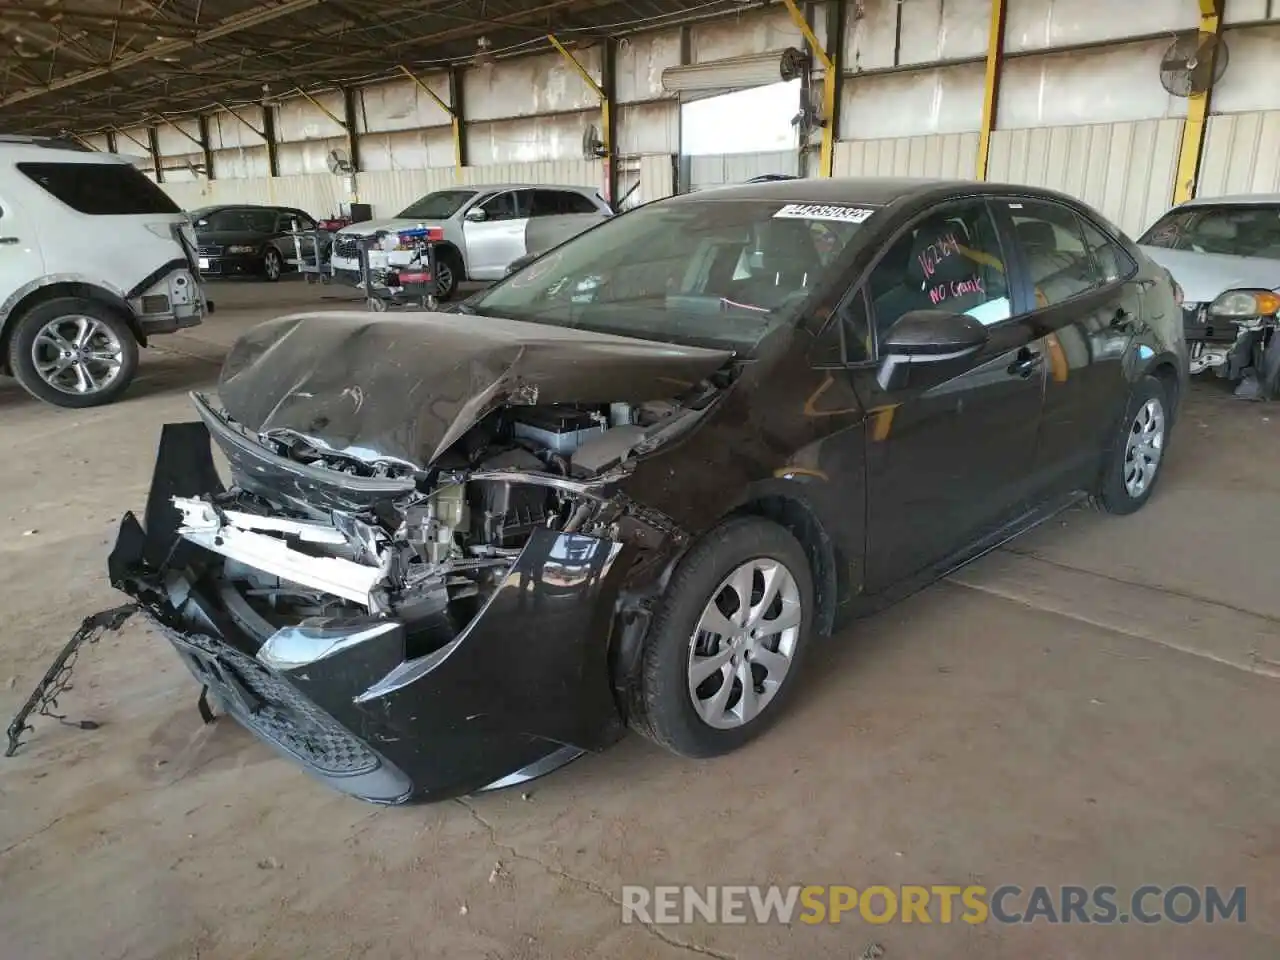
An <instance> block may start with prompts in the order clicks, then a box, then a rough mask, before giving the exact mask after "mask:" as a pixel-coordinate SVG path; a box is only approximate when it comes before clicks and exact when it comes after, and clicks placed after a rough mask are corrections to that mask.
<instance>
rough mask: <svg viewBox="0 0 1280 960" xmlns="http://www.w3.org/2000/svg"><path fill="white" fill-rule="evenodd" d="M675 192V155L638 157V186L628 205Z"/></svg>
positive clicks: (656, 198)
mask: <svg viewBox="0 0 1280 960" xmlns="http://www.w3.org/2000/svg"><path fill="white" fill-rule="evenodd" d="M675 192H676V181H675V157H674V155H669V156H651V157H641V158H640V188H639V189H638V190H636V192H635V193H634V194H632V198H631V202H630V206H635V205H637V204H641V203H649V202H651V201H653V200H661V199H662V198H663V197H669V196H671V195H672V194H674V193H675Z"/></svg>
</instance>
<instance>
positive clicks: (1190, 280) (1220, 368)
mask: <svg viewBox="0 0 1280 960" xmlns="http://www.w3.org/2000/svg"><path fill="white" fill-rule="evenodd" d="M1138 244H1139V246H1141V247H1142V250H1143V252H1144V253H1146V254H1147V255H1148V256H1149V257H1150V258H1151V259H1152V260H1154V261H1155V262H1156V263H1158V264H1160V265H1161V266H1163V267H1164V268H1165V269H1166V270H1168V271H1169V272H1170V273H1171V274H1172V275H1173V279H1174V280H1175V281H1176V283H1177V285H1178V287H1179V288H1181V291H1182V298H1183V302H1182V309H1183V319H1184V325H1185V332H1186V338H1187V347H1188V351H1189V354H1190V357H1191V372H1192V374H1197V373H1203V372H1204V371H1206V370H1212V371H1213V372H1214V373H1215V374H1217V375H1218V376H1219V377H1222V378H1225V379H1227V380H1229V381H1231V382H1233V383H1236V384H1238V386H1237V387H1236V396H1238V397H1241V398H1244V399H1270V398H1272V397H1275V396H1276V395H1277V393H1280V339H1277V334H1276V328H1277V312H1278V311H1280V195H1276V194H1255V195H1247V196H1234V197H1202V198H1198V199H1195V200H1191V201H1189V202H1187V203H1184V204H1181V205H1180V206H1177V207H1174V208H1173V209H1172V210H1170V211H1169V212H1168V213H1166V214H1165V215H1164V216H1163V217H1161V218H1160V219H1159V220H1158V221H1156V223H1155V225H1154V226H1152V227H1151V229H1150V230H1148V231H1147V232H1146V233H1145V234H1144V235H1143V236H1142V238H1141V239H1140V240H1139V241H1138Z"/></svg>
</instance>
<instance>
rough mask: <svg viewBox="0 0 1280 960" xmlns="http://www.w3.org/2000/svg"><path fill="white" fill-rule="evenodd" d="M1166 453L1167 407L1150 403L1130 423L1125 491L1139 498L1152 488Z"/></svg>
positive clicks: (1125, 453) (1125, 452) (1156, 401)
mask: <svg viewBox="0 0 1280 960" xmlns="http://www.w3.org/2000/svg"><path fill="white" fill-rule="evenodd" d="M1163 454H1164V404H1162V403H1161V402H1160V401H1159V400H1157V399H1154V398H1153V399H1151V400H1148V401H1147V402H1146V403H1144V404H1143V405H1142V408H1141V409H1140V410H1139V411H1138V415H1137V416H1136V417H1134V418H1133V422H1132V423H1131V424H1129V435H1128V437H1127V438H1126V439H1125V444H1124V488H1125V490H1126V491H1128V493H1129V496H1131V497H1132V498H1133V499H1135V500H1136V499H1138V498H1139V497H1140V496H1142V495H1143V494H1144V493H1146V491H1147V489H1148V488H1149V487H1150V486H1151V483H1152V481H1153V480H1155V477H1156V471H1157V470H1159V469H1160V458H1161V456H1162V455H1163Z"/></svg>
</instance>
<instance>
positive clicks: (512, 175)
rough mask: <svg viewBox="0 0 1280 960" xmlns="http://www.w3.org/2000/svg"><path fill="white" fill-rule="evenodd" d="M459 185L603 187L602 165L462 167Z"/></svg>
mask: <svg viewBox="0 0 1280 960" xmlns="http://www.w3.org/2000/svg"><path fill="white" fill-rule="evenodd" d="M460 182H462V183H468V184H475V185H476V186H483V185H484V184H489V183H554V184H562V185H564V186H575V187H591V188H592V189H595V190H600V189H603V187H604V161H602V160H555V161H548V162H544V163H495V164H490V165H488V166H482V167H481V166H477V167H463V168H462V177H461V181H460Z"/></svg>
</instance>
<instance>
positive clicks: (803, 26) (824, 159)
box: [782, 0, 998, 177]
mask: <svg viewBox="0 0 1280 960" xmlns="http://www.w3.org/2000/svg"><path fill="white" fill-rule="evenodd" d="M782 2H783V4H784V5H785V6H786V8H787V13H789V14H790V15H791V22H792V23H794V24H795V25H796V27H797V28H799V30H800V33H801V35H802V36H803V37H804V41H805V43H806V44H807V45H808V47H809V49H810V50H811V51H813V55H814V56H815V57H817V58H818V62H819V63H821V64H822V121H823V122H822V153H821V154H820V159H819V164H818V175H819V176H822V177H829V176H831V171H832V169H833V167H834V166H835V137H836V129H835V122H834V119H835V117H834V114H835V110H836V101H837V91H838V88H839V84H840V70H839V67H838V65H837V64H836V59H835V57H833V56H832V55H831V53H830V52H829V51H828V50H827V48H826V47H824V46H823V45H822V44H821V43H819V42H818V37H817V34H815V33H814V32H813V27H811V26H810V25H809V20H808V18H807V17H806V16H805V15H804V11H803V10H801V9H800V7H799V5H798V4H797V3H796V0H782ZM997 2H998V0H997ZM840 33H843V31H840ZM831 39H832V38H831V36H830V35H828V36H827V43H828V44H831ZM839 39H840V34H837V36H836V42H837V43H838V42H839Z"/></svg>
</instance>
